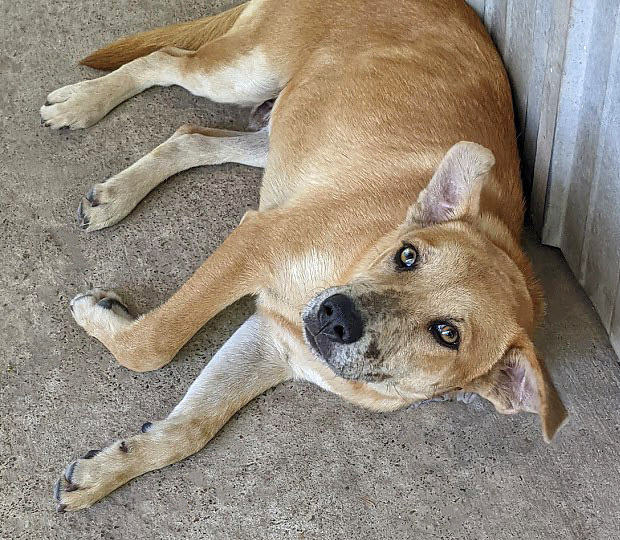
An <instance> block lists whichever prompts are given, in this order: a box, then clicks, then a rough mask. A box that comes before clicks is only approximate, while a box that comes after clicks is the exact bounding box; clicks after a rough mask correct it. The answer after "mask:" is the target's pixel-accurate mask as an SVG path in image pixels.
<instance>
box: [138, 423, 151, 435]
mask: <svg viewBox="0 0 620 540" xmlns="http://www.w3.org/2000/svg"><path fill="white" fill-rule="evenodd" d="M152 428H153V422H144V424H142V427H141V428H140V430H141V431H142V433H146V432H147V431H151V429H152Z"/></svg>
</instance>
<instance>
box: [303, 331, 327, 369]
mask: <svg viewBox="0 0 620 540" xmlns="http://www.w3.org/2000/svg"><path fill="white" fill-rule="evenodd" d="M303 333H304V338H305V339H306V343H307V344H308V345H310V349H311V350H312V352H314V354H316V355H317V356H319V357H320V358H321V360H323V361H326V359H325V356H324V355H323V353H322V352H321V349H320V348H319V344H318V343H317V341H316V336H315V335H314V334H313V333H312V331H311V330H310V329H309V328H308V325H307V324H304V325H303Z"/></svg>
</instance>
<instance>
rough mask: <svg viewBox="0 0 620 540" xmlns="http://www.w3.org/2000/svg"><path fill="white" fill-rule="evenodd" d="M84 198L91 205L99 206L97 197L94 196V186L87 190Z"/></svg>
mask: <svg viewBox="0 0 620 540" xmlns="http://www.w3.org/2000/svg"><path fill="white" fill-rule="evenodd" d="M86 198H87V199H88V200H89V201H90V205H91V206H93V207H94V206H99V201H98V200H97V197H96V196H95V188H94V187H92V188H90V189H89V190H88V193H87V194H86Z"/></svg>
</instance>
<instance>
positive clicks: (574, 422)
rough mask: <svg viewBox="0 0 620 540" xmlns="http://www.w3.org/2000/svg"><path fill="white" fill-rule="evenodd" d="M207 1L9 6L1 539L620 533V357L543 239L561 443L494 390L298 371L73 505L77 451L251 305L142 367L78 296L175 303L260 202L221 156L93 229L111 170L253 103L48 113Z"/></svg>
mask: <svg viewBox="0 0 620 540" xmlns="http://www.w3.org/2000/svg"><path fill="white" fill-rule="evenodd" d="M202 4H203V3H201V2H196V1H194V0H190V1H185V2H180V1H179V2H170V1H164V0H150V1H149V2H144V1H139V0H118V1H114V2H111V1H108V2H86V1H83V0H81V1H79V2H75V1H68V0H61V1H57V2H54V3H49V2H43V1H41V0H33V1H32V2H28V3H16V2H14V3H5V4H3V6H2V20H3V22H2V24H1V25H0V50H1V51H2V54H1V56H0V87H1V88H2V93H1V94H0V113H1V114H0V137H1V138H2V145H1V146H0V152H1V155H2V159H1V164H2V166H1V167H0V186H1V187H0V212H1V213H0V227H1V233H0V247H1V248H2V254H3V256H2V260H1V261H0V286H1V301H2V309H3V316H2V317H1V318H0V350H2V351H3V353H2V355H0V357H1V361H0V397H1V407H2V409H1V411H0V414H1V416H0V418H1V420H0V422H1V427H0V430H1V431H0V448H1V465H0V475H1V476H0V478H1V480H0V481H1V484H2V486H1V490H0V493H1V495H0V516H1V518H0V538H3V539H5V538H6V539H9V538H10V539H17V538H23V539H29V540H31V539H32V540H34V539H55V538H72V539H75V538H105V539H115V538H119V539H120V538H122V539H128V538H131V539H133V540H139V539H159V538H208V539H211V538H214V539H215V538H218V539H219V538H222V539H246V538H247V539H256V538H274V539H275V538H287V539H288V538H298V539H302V538H305V539H310V538H321V539H329V538H339V539H354V538H371V539H384V538H419V537H423V538H445V539H457V538H458V539H463V538H467V539H475V540H481V539H492V540H498V539H505V538H518V539H534V538H541V539H549V538H564V539H611V538H618V537H619V536H620V533H619V531H620V515H619V507H618V504H617V500H618V496H619V495H620V487H619V486H620V471H619V463H620V459H619V458H620V451H619V450H620V434H619V431H618V428H619V425H620V413H619V408H620V407H619V405H620V399H619V395H620V394H619V374H620V367H619V364H618V359H617V358H616V356H615V355H614V353H613V352H612V350H611V348H610V345H609V342H608V340H607V337H606V336H605V334H604V332H603V329H602V327H601V324H600V323H599V321H598V318H597V316H596V314H595V312H594V310H593V309H592V306H591V305H590V303H589V301H588V300H587V298H586V297H585V295H584V294H583V292H582V291H581V290H580V289H579V287H578V285H577V284H576V282H575V280H574V279H573V277H572V276H571V274H570V273H569V271H568V269H567V266H566V264H565V263H564V261H563V260H562V258H561V256H560V255H559V253H558V252H557V251H556V250H553V249H549V248H545V247H541V246H540V245H538V244H537V243H536V242H535V241H533V240H531V239H530V240H529V241H528V250H529V252H530V254H531V256H532V257H533V259H534V261H535V266H536V269H537V271H538V274H539V276H540V278H541V280H542V282H543V284H544V286H545V289H546V291H547V300H548V316H547V320H546V323H545V325H544V326H543V328H542V329H541V330H540V333H539V335H538V341H537V343H538V347H539V348H540V351H541V353H542V354H543V355H544V357H545V358H546V359H547V361H548V363H549V365H550V368H551V371H552V372H553V373H554V375H555V377H556V381H557V385H558V387H559V389H560V391H561V393H562V395H563V397H564V400H565V403H566V405H567V407H568V408H569V410H570V412H571V421H570V423H569V424H568V425H567V426H566V427H565V428H564V429H563V431H562V432H561V434H560V436H559V437H558V439H557V441H556V442H555V443H554V444H553V445H551V446H547V445H545V444H544V443H543V441H542V437H541V436H540V430H539V426H538V422H537V419H536V418H535V417H534V416H529V415H528V416H519V417H501V416H499V415H497V414H495V413H494V412H493V411H492V408H491V407H490V406H489V405H488V404H487V403H485V402H482V401H481V400H480V401H478V402H475V403H473V404H471V405H468V406H466V405H463V404H460V403H440V404H432V405H428V406H424V407H421V408H419V409H417V410H403V411H400V412H396V413H392V414H373V413H369V412H366V411H363V410H360V409H358V408H355V407H353V406H350V405H347V404H346V403H343V402H342V401H341V400H340V399H339V398H337V397H335V396H332V395H328V394H326V393H325V392H323V391H321V390H319V389H317V388H315V387H313V386H311V385H307V384H292V383H291V384H285V385H283V386H281V387H279V388H277V389H275V390H273V391H271V392H269V393H267V394H266V395H264V396H262V397H260V398H258V399H256V400H255V401H253V402H252V403H251V404H250V405H249V406H248V407H246V408H245V409H244V410H243V411H241V412H240V413H239V414H238V415H237V416H236V417H235V418H234V419H233V420H232V421H231V422H230V423H229V424H228V425H227V426H226V427H225V428H224V429H223V430H222V431H221V433H220V434H219V435H218V436H217V437H216V439H215V440H214V441H213V442H212V443H211V444H210V445H208V447H207V448H206V449H205V450H203V451H202V452H200V453H199V454H198V455H196V456H194V457H192V458H190V459H188V460H187V461H185V462H183V463H180V464H177V465H174V466H172V467H169V468H167V469H165V470H161V471H157V472H154V473H151V474H148V475H146V476H144V477H142V478H139V479H137V480H135V481H133V482H131V483H130V484H129V485H127V486H125V487H123V488H122V489H120V490H118V491H117V492H115V493H114V494H112V495H111V496H109V497H108V498H106V499H105V500H104V501H102V502H100V503H99V504H97V505H96V506H94V507H93V508H91V509H90V510H87V511H82V512H80V513H77V514H64V515H60V514H57V513H55V511H54V508H55V504H54V502H53V501H52V497H51V491H52V486H53V483H54V481H55V480H56V478H57V476H58V475H59V474H60V473H61V471H62V470H63V467H64V466H65V464H66V463H67V462H69V461H70V460H73V459H74V458H76V457H77V456H79V455H81V454H83V453H84V451H86V450H88V449H90V448H97V447H101V446H103V445H105V444H106V442H108V441H110V440H112V439H115V438H118V437H121V436H124V435H127V434H131V433H133V432H135V431H136V430H138V429H139V426H140V425H141V424H142V423H143V422H144V421H146V420H151V419H156V418H159V417H161V416H162V415H165V414H167V412H168V411H169V410H170V409H171V408H172V407H173V406H174V404H175V403H176V402H177V401H178V400H179V399H180V398H181V396H182V395H183V393H184V391H185V389H186V388H187V386H188V385H189V384H190V383H191V381H192V380H193V379H194V377H195V376H196V375H197V374H198V373H199V371H200V369H201V368H202V366H203V365H204V363H205V362H206V361H207V360H208V359H209V358H210V356H211V355H212V354H213V353H214V351H215V350H216V349H217V348H218V347H219V345H220V344H221V343H222V342H223V341H224V340H225V339H226V337H227V336H228V335H229V334H230V333H231V331H232V330H233V328H234V327H235V326H236V325H238V324H239V323H240V322H241V321H242V320H243V318H244V317H246V316H247V315H248V314H249V313H250V312H251V309H252V306H251V302H249V301H246V302H242V303H240V304H238V305H236V306H234V307H233V308H232V309H229V310H228V311H226V312H225V313H223V314H221V315H220V316H219V317H217V319H215V320H214V321H212V322H211V323H210V324H209V325H208V326H207V327H206V328H205V329H204V330H203V331H202V332H200V334H199V335H197V336H196V337H195V338H194V339H193V340H192V341H191V342H190V343H189V344H188V345H187V346H186V347H185V348H184V349H183V350H182V351H181V353H180V354H179V356H178V358H177V359H176V360H175V361H174V362H173V363H171V364H170V365H169V366H167V367H165V368H163V369H161V370H160V371H156V372H153V373H148V374H142V375H139V374H134V373H132V372H130V371H127V370H126V369H124V368H122V367H119V366H118V365H117V364H116V363H115V362H114V360H113V358H112V357H111V355H110V354H109V353H108V352H107V351H106V350H104V348H103V347H102V346H101V345H100V344H99V343H98V342H97V341H95V340H94V339H91V338H89V337H88V336H87V335H86V334H85V333H84V332H83V331H81V330H80V329H79V328H78V327H77V326H76V325H75V324H74V322H73V320H72V318H71V316H70V313H69V309H68V300H69V298H71V297H72V296H73V295H74V294H76V293H77V292H79V291H82V290H84V289H88V288H90V287H91V286H92V285H101V286H105V287H113V288H115V289H116V290H117V291H119V292H120V293H121V294H122V295H123V296H124V298H125V299H127V300H128V301H129V304H130V307H132V308H133V309H134V311H136V312H140V311H143V310H147V309H150V308H152V307H154V306H156V305H158V304H159V303H160V302H162V301H163V300H164V299H165V298H166V297H167V296H168V295H169V294H171V293H172V292H173V291H174V290H175V289H176V288H177V287H178V286H179V285H180V284H181V283H182V282H183V281H184V280H185V279H186V278H187V277H188V276H189V275H190V273H191V272H192V271H193V269H195V268H196V267H197V266H198V265H199V264H200V262H201V261H202V260H203V259H204V258H205V257H206V256H207V255H208V254H209V253H210V252H211V251H212V250H213V249H214V248H215V247H216V246H217V245H218V244H219V243H220V242H221V241H222V239H223V238H224V237H225V236H226V234H227V233H228V232H229V231H230V230H231V229H232V227H233V226H235V224H236V223H237V222H238V220H239V218H240V217H241V216H242V214H243V213H244V212H245V210H246V209H248V208H250V207H253V206H255V205H256V200H257V190H258V186H259V181H260V172H259V171H258V170H253V169H249V168H243V167H241V166H236V165H226V166H221V167H213V168H211V169H209V170H204V169H203V170H195V171H191V172H188V173H184V174H181V175H179V176H178V177H176V178H174V179H173V180H171V181H169V182H168V183H167V184H165V185H163V186H160V188H158V189H157V190H155V192H154V193H152V194H151V195H150V196H149V197H148V198H147V199H146V200H145V201H144V202H143V203H142V204H140V205H139V207H138V208H137V209H136V211H134V212H133V213H132V214H131V215H130V216H129V217H128V218H127V219H126V220H125V221H124V222H122V223H121V224H120V225H118V226H116V227H114V228H112V229H109V230H105V231H103V232H99V233H93V234H85V233H82V232H81V231H80V230H79V229H78V228H77V226H76V224H75V209H76V206H77V204H78V201H79V199H80V197H81V196H82V195H83V194H84V193H85V192H86V191H87V190H88V189H89V187H90V186H91V185H92V184H93V183H94V182H98V181H101V180H103V179H105V178H106V177H108V176H110V175H112V174H114V173H116V172H117V171H120V170H121V169H123V168H124V167H125V166H127V165H128V164H129V163H131V162H132V161H134V160H136V159H137V158H139V157H140V156H141V155H143V154H144V153H145V152H147V151H148V150H150V149H151V148H153V147H154V146H155V145H157V144H158V143H159V142H161V141H162V140H163V139H165V138H167V137H168V136H169V135H170V134H171V133H172V132H173V131H174V130H175V128H176V127H177V126H179V125H180V124H182V123H186V122H196V123H201V124H204V125H210V126H219V127H229V126H232V127H239V128H242V127H243V125H244V122H245V118H246V112H244V111H235V110H231V109H228V108H224V107H222V106H218V105H214V104H211V103H208V102H207V101H204V100H199V99H196V98H194V97H192V96H190V95H189V94H187V93H186V92H185V91H183V90H181V89H178V88H172V89H166V90H162V89H155V90H151V91H148V92H145V93H144V94H142V95H141V96H138V97H137V98H134V99H132V100H131V101H129V102H127V103H125V104H124V105H122V106H120V107H119V108H118V109H117V110H115V111H114V112H113V113H112V114H111V115H110V116H109V117H108V118H106V119H104V121H103V122H102V123H101V124H99V125H96V126H94V127H93V128H91V129H89V130H87V131H79V132H64V131H63V132H50V131H49V130H48V129H46V128H43V127H40V126H39V117H38V109H39V106H40V105H41V104H42V103H43V101H44V100H45V96H46V94H47V93H48V92H49V91H51V90H54V89H55V88H57V87H59V86H62V85H64V84H67V83H69V82H74V81H78V80H80V79H82V78H84V77H94V76H96V73H95V72H93V71H90V70H88V69H86V68H79V67H76V65H75V62H76V60H77V59H78V58H80V57H82V56H84V55H85V54H86V53H87V52H89V51H90V50H92V49H94V48H96V47H97V46H99V45H101V44H103V43H105V42H107V41H110V40H111V39H113V38H114V37H117V36H119V35H122V34H126V33H129V32H132V31H135V30H138V29H142V28H146V27H151V26H156V25H160V24H165V23H168V22H172V21H175V20H179V19H189V18H194V17H197V16H199V15H202V14H204V13H205V12H208V10H214V9H219V8H221V7H226V6H227V5H229V2H219V1H217V2H207V6H206V7H204V6H203V7H201V6H202Z"/></svg>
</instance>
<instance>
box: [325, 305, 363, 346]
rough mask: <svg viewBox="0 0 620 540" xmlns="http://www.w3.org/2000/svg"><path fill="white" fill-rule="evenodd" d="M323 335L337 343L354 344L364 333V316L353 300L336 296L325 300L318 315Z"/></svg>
mask: <svg viewBox="0 0 620 540" xmlns="http://www.w3.org/2000/svg"><path fill="white" fill-rule="evenodd" d="M317 317H318V319H319V324H320V325H321V332H320V333H321V334H323V335H324V336H326V337H327V338H329V340H330V341H333V342H335V343H354V342H355V341H357V340H358V339H359V338H361V337H362V334H363V333H364V323H363V322H362V316H361V315H360V312H359V311H358V310H357V308H356V307H355V304H354V303H353V300H351V299H350V298H349V297H348V296H346V295H344V294H334V295H333V296H330V297H329V298H326V299H325V300H323V303H322V304H321V306H320V307H319V311H318V313H317Z"/></svg>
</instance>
